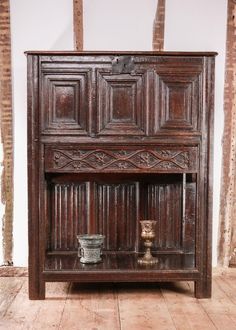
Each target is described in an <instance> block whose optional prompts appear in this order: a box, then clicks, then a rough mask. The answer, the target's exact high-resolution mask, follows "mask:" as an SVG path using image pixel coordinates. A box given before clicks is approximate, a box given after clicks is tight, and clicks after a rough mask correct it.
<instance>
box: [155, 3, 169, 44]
mask: <svg viewBox="0 0 236 330" xmlns="http://www.w3.org/2000/svg"><path fill="white" fill-rule="evenodd" d="M165 6H166V1H165V0H158V3H157V10H156V15H155V19H154V24H153V40H152V48H153V50H156V51H161V50H163V49H164V33H165Z"/></svg>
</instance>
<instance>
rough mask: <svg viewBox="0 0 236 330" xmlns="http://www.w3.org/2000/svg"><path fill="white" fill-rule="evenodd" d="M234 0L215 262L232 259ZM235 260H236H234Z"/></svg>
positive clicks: (235, 200) (235, 224)
mask: <svg viewBox="0 0 236 330" xmlns="http://www.w3.org/2000/svg"><path fill="white" fill-rule="evenodd" d="M235 49H236V1H235V0H228V21H227V45H226V76H225V96H224V116H225V122H224V136H223V161H222V178H221V204H220V227H219V258H218V261H219V264H221V265H223V266H228V265H229V263H230V259H231V262H233V258H231V257H233V256H234V255H233V250H234V248H236V51H235ZM235 261H236V260H235Z"/></svg>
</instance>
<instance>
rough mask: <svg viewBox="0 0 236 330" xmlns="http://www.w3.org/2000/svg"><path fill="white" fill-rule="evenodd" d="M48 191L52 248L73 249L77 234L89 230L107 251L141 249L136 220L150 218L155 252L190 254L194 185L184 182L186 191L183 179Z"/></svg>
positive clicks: (67, 186)
mask: <svg viewBox="0 0 236 330" xmlns="http://www.w3.org/2000/svg"><path fill="white" fill-rule="evenodd" d="M50 187H51V192H50V195H51V197H50V199H49V200H50V203H51V210H52V212H51V216H50V221H49V232H50V233H51V234H50V235H49V237H48V246H49V249H50V250H54V251H58V250H62V251H64V250H65V251H66V250H76V249H77V247H78V243H77V238H76V236H77V235H78V234H83V233H91V231H92V232H93V233H100V234H104V235H105V242H104V249H105V250H108V251H109V250H110V251H135V250H143V242H142V241H141V239H140V224H139V221H140V220H143V219H152V220H156V221H157V225H156V239H155V241H154V247H153V248H154V249H155V250H160V251H161V250H169V251H180V250H182V251H183V252H194V249H195V220H194V219H195V218H196V205H195V199H196V183H191V182H188V183H187V184H186V186H185V192H184V190H183V183H182V182H181V181H178V182H175V183H169V182H166V183H161V182H159V183H158V182H153V183H152V182H140V181H131V182H125V181H124V182H122V181H121V182H118V183H110V182H105V183H104V182H103V183H97V182H93V183H92V184H89V183H88V182H80V183H68V184H64V183H55V184H52V185H51V186H50ZM183 194H184V195H185V196H184V198H183ZM183 199H184V202H183ZM92 223H94V224H95V225H94V226H93V227H92V226H91V224H92Z"/></svg>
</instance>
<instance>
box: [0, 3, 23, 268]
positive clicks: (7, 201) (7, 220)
mask: <svg viewBox="0 0 236 330" xmlns="http://www.w3.org/2000/svg"><path fill="white" fill-rule="evenodd" d="M0 123H1V124H0V130H1V141H2V146H3V173H2V178H1V189H2V195H1V196H2V203H3V204H4V206H5V214H4V215H3V219H2V220H3V228H2V233H3V254H4V255H3V258H4V264H6V265H11V264H12V247H13V238H12V229H13V227H12V224H13V128H12V82H11V31H10V7H9V0H1V1H0ZM19 220H20V219H19Z"/></svg>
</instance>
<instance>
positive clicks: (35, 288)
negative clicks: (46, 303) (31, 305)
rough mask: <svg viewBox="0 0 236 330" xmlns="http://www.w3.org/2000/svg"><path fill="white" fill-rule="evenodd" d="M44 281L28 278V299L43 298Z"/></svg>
mask: <svg viewBox="0 0 236 330" xmlns="http://www.w3.org/2000/svg"><path fill="white" fill-rule="evenodd" d="M45 287H46V285H45V282H44V281H42V280H38V281H30V280H29V299H30V300H44V299H45Z"/></svg>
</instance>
